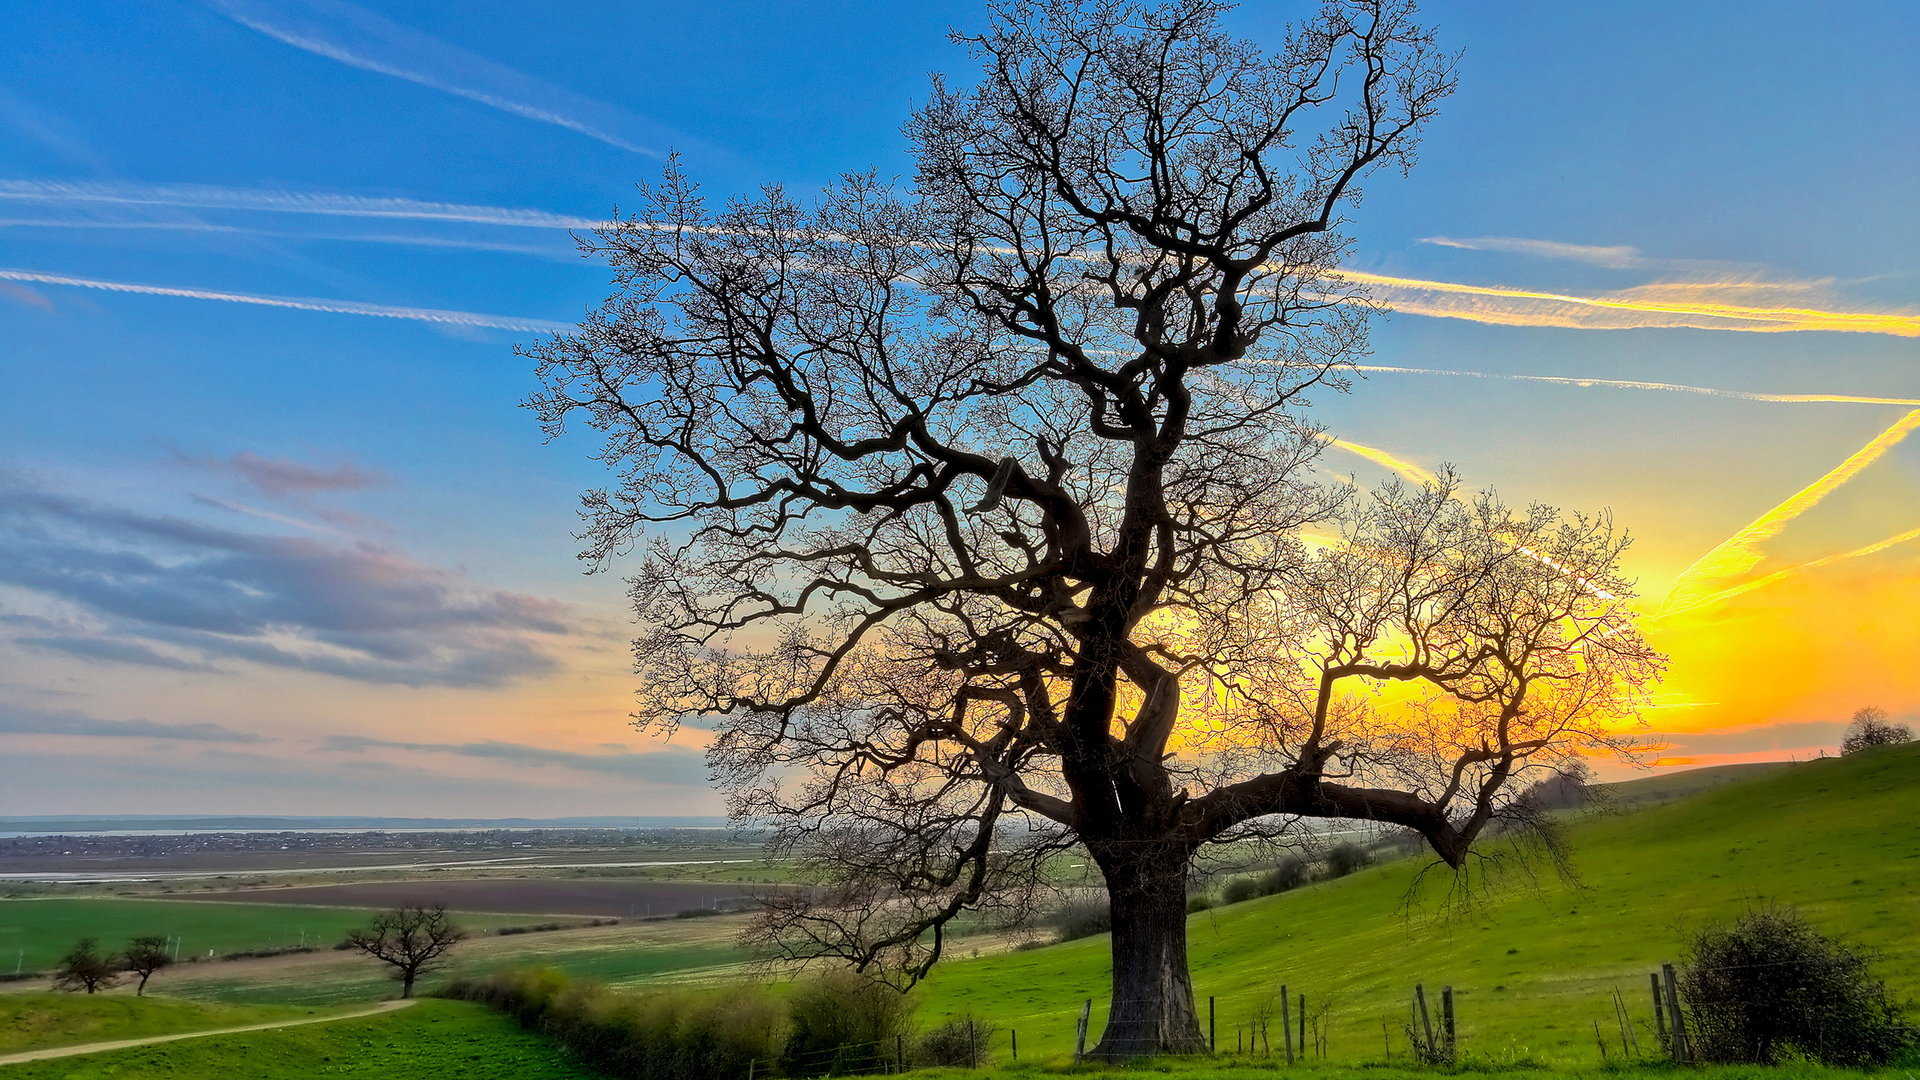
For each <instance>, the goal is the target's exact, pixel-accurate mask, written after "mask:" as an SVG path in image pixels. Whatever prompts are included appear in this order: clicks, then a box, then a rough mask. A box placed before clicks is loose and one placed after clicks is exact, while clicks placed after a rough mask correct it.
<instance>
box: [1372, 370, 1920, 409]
mask: <svg viewBox="0 0 1920 1080" xmlns="http://www.w3.org/2000/svg"><path fill="white" fill-rule="evenodd" d="M1354 370H1356V371H1369V372H1379V373H1383V374H1389V375H1441V376H1450V377H1456V378H1467V379H1500V380H1505V381H1510V382H1535V383H1553V384H1557V385H1561V386H1578V387H1582V388H1589V387H1595V386H1605V387H1612V388H1616V389H1620V390H1654V391H1661V392H1665V393H1675V394H1704V395H1706V396H1708V397H1721V398H1734V399H1737V400H1740V401H1767V402H1774V403H1779V404H1790V405H1812V404H1838V405H1905V406H1907V407H1908V408H1920V398H1903V397H1873V396H1870V395H1865V394H1770V393H1763V392H1760V391H1755V390H1726V389H1722V388H1720V387H1714V386H1689V385H1687V384H1685V383H1668V382H1649V381H1647V380H1644V379H1600V378H1591V377H1588V376H1581V375H1509V374H1506V373H1504V372H1498V371H1468V370H1464V369H1460V368H1416V367H1396V366H1393V365H1389V364H1355V365H1354Z"/></svg>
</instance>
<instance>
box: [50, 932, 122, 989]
mask: <svg viewBox="0 0 1920 1080" xmlns="http://www.w3.org/2000/svg"><path fill="white" fill-rule="evenodd" d="M115 959H116V958H115V957H114V956H112V955H111V954H107V953H102V952H101V951H100V945H99V942H98V941H97V940H95V939H94V938H81V939H80V940H79V941H76V942H74V943H73V948H71V949H69V950H67V955H65V956H63V957H61V958H60V962H59V963H57V964H55V965H54V968H53V987H54V989H56V990H66V991H69V992H73V991H79V990H85V991H86V992H87V993H89V994H94V993H98V992H100V991H102V990H108V989H112V988H113V986H114V985H115V984H116V983H118V982H119V981H120V966H119V965H118V964H117V963H115Z"/></svg>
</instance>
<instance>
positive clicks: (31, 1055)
mask: <svg viewBox="0 0 1920 1080" xmlns="http://www.w3.org/2000/svg"><path fill="white" fill-rule="evenodd" d="M413 1003H414V999H409V1000H405V1001H383V1002H381V1003H380V1004H378V1005H375V1006H374V1007H373V1008H371V1009H361V1010H360V1011H359V1012H350V1013H340V1014H338V1015H336V1016H310V1017H307V1018H306V1019H304V1020H275V1021H273V1022H272V1023H267V1024H248V1025H247V1026H245V1027H231V1028H215V1029H213V1030H212V1031H185V1032H181V1033H179V1034H177V1035H153V1036H150V1037H148V1038H145V1039H120V1040H117V1041H115V1042H97V1043H81V1044H79V1045H78V1046H51V1047H48V1048H47V1049H45V1050H28V1051H26V1052H25V1053H20V1054H6V1055H0V1065H19V1064H21V1063H22V1062H27V1061H44V1060H46V1059H47V1058H61V1057H71V1056H73V1055H75V1054H98V1053H100V1052H102V1051H104V1050H126V1049H128V1048H130V1047H135V1046H152V1045H154V1044H155V1043H169V1042H179V1041H180V1040H181V1039H204V1038H207V1037H208V1036H212V1035H239V1034H241V1033H243V1032H248V1031H271V1030H272V1029H274V1028H288V1027H299V1026H301V1025H302V1024H331V1023H333V1022H334V1021H336V1020H357V1019H359V1018H360V1017H363V1016H377V1015H379V1014H381V1013H389V1012H392V1011H394V1010H395V1009H404V1008H406V1007H407V1006H409V1005H412V1004H413Z"/></svg>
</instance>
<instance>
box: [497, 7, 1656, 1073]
mask: <svg viewBox="0 0 1920 1080" xmlns="http://www.w3.org/2000/svg"><path fill="white" fill-rule="evenodd" d="M1223 13H1224V7H1223V5H1220V4H1216V3H1211V2H1208V0H1178V2H1175V3H1172V4H1170V5H1167V6H1164V7H1154V8H1146V7H1137V6H1130V5H1126V6H1122V5H1104V4H1094V3H1075V2H1069V0H1060V2H1034V3H1024V2H1014V3H1007V4H1004V5H996V6H995V7H994V8H993V10H992V18H991V25H990V28H989V29H988V30H987V31H986V32H985V33H983V34H981V35H978V36H971V37H962V38H960V41H961V42H962V44H964V45H965V46H966V47H967V48H968V49H969V50H970V51H971V53H972V54H973V55H974V56H975V57H976V58H977V59H978V61H979V62H980V77H979V78H978V80H977V81H975V82H973V84H972V85H971V86H969V87H968V88H965V89H956V88H950V87H948V86H946V85H943V84H936V85H935V87H934V90H933V93H932V96H931V99H930V101H929V102H928V103H927V105H926V106H925V107H924V108H923V109H921V110H920V111H919V112H918V113H917V114H915V116H914V117H913V119H912V121H911V123H910V125H909V128H908V132H909V135H910V137H911V139H912V140H913V143H914V147H915V150H916V152H917V154H918V162H919V167H918V174H917V177H916V180H915V182H914V184H913V185H912V186H911V188H910V189H908V190H905V191H901V190H896V189H895V188H894V187H893V186H891V185H888V184H885V183H882V182H879V181H877V180H876V179H875V178H873V177H871V176H861V175H855V176H851V177H848V178H847V179H845V180H844V181H842V182H841V183H839V184H837V185H835V186H833V187H832V188H831V189H829V190H827V191H826V192H824V193H823V194H822V195H821V196H820V197H819V198H818V199H816V200H812V201H808V202H802V201H799V200H795V199H793V198H790V197H789V196H788V195H787V194H785V193H784V192H783V191H781V190H779V189H777V188H775V189H768V190H766V191H765V192H763V193H762V194H761V195H759V196H758V197H755V198H750V199H747V198H743V199H738V200H734V201H731V202H728V203H726V204H725V205H724V206H718V207H714V206H709V205H708V204H707V202H706V201H705V200H704V199H703V197H702V196H701V194H700V192H699V191H698V189H697V188H696V187H695V186H694V185H693V184H692V183H691V182H689V181H688V180H687V179H686V177H685V176H684V175H683V174H682V173H681V172H680V171H679V170H678V169H677V168H674V169H670V170H669V172H668V174H667V177H666V179H665V180H664V181H663V182H662V183H661V184H659V185H657V186H651V187H647V188H643V189H642V197H641V205H640V206H639V207H638V208H637V211H636V212H635V213H634V214H633V216H632V217H630V218H629V219H627V220H626V221H624V222H623V223H621V224H619V225H617V226H615V227H611V228H608V229H606V230H604V231H603V232H602V233H601V234H600V235H599V238H598V240H597V241H595V242H593V243H592V244H591V245H590V246H592V247H593V248H594V249H595V250H597V251H598V252H599V253H600V254H601V255H603V256H604V257H605V258H606V259H607V260H608V262H609V263H610V264H611V265H612V266H613V268H614V269H615V272H616V287H615V292H614V295H613V296H612V297H611V298H610V299H609V300H608V302H607V303H606V305H605V306H604V307H603V308H602V309H601V310H600V311H598V312H597V313H596V314H593V315H591V316H589V317H588V319H587V320H585V322H584V323H583V324H582V325H581V327H580V328H579V329H578V331H577V332H574V333H570V334H566V335H562V336H559V337H556V338H555V339H553V340H551V341H549V342H547V343H544V344H542V345H539V346H536V347H533V348H532V349H531V350H530V352H531V353H532V355H533V356H534V357H535V358H537V359H538V361H539V372H540V376H541V378H542V382H543V389H542V390H541V391H540V392H539V393H537V394H536V395H535V396H534V398H533V399H532V400H531V402H530V404H531V406H532V407H533V408H534V409H535V410H536V412H537V413H538V415H539V417H540V419H541V420H542V422H543V424H544V425H545V426H546V427H547V429H548V430H549V432H550V433H555V434H557V433H559V432H560V431H562V430H563V429H564V428H565V427H566V426H567V425H568V424H569V423H572V422H581V421H583V422H584V423H585V424H587V425H588V426H590V427H591V428H592V429H594V430H595V431H597V432H599V433H600V434H601V435H602V436H603V437H604V445H603V448H602V450H601V453H600V458H601V460H602V461H603V462H604V463H605V464H606V465H607V466H608V467H609V468H610V469H611V470H612V471H613V472H614V474H615V476H616V482H615V483H614V484H612V485H610V486H609V487H607V488H606V489H604V490H596V491H592V492H589V493H588V494H587V495H586V497H585V516H586V520H587V532H586V539H587V544H588V546H587V549H586V551H585V553H584V556H585V557H586V558H587V559H589V560H591V561H592V562H594V563H595V564H596V565H604V564H606V563H607V562H608V561H609V560H611V559H613V558H614V557H616V556H621V555H624V554H626V553H628V552H630V551H632V550H634V549H635V548H639V549H641V555H642V558H641V559H640V560H639V568H638V570H637V571H635V572H634V573H633V576H632V579H631V587H632V599H633V602H634V605H635V610H636V614H637V616H638V620H639V622H640V625H641V628H642V629H641V636H640V637H639V639H638V640H637V641H636V642H635V646H634V649H635V656H636V661H637V669H638V672H639V674H640V676H641V679H640V683H641V689H640V695H639V697H640V701H639V707H638V711H637V718H638V720H639V722H640V724H641V725H642V726H643V727H647V728H651V729H655V730H664V731H670V730H672V729H673V728H674V727H675V726H676V725H679V724H681V723H685V722H691V723H696V724H699V725H701V726H710V727H712V728H713V729H714V734H713V738H712V743H711V750H710V760H711V762H712V763H713V765H714V767H715V769H716V771H717V774H718V775H719V776H720V777H721V778H722V779H723V780H724V781H725V782H726V783H727V784H728V785H729V787H730V789H731V790H732V792H733V795H732V798H733V809H734V811H735V812H736V813H737V814H739V815H741V816H743V817H747V818H751V819H755V820H763V821H771V822H773V823H775V824H776V826H777V827H778V840H777V843H778V844H779V845H781V846H782V847H783V848H785V849H787V850H788V851H790V852H792V853H794V854H797V855H801V856H804V857H805V858H807V859H809V860H810V861H811V864H812V865H814V866H817V867H819V868H821V869H822V871H823V873H826V874H827V875H829V877H830V879H831V881H832V882H833V887H832V888H828V889H824V890H820V891H818V892H815V893H809V894H808V895H807V896H806V897H804V898H800V897H791V898H789V899H788V900H786V901H784V902H776V903H775V904H773V905H772V906H771V907H770V908H769V911H768V914H767V918H766V921H765V923H764V924H763V928H762V929H763V933H764V937H765V940H766V941H767V942H768V943H770V944H772V945H773V946H774V947H775V948H776V949H777V950H779V951H780V952H781V953H782V954H783V955H788V956H796V957H815V956H837V957H843V958H846V959H849V960H851V961H853V962H854V963H855V964H856V965H858V966H859V967H861V968H862V969H864V970H869V971H875V972H879V973H883V974H884V975H886V976H888V977H890V978H895V979H898V980H902V981H908V980H912V979H915V978H918V977H919V976H921V975H924V974H925V973H926V972H927V970H928V969H929V968H930V967H931V965H932V964H933V963H934V962H935V961H936V960H937V959H938V957H939V955H940V952H941V948H942V944H943V940H944V932H945V927H946V926H947V924H948V923H949V921H950V920H952V919H953V918H954V917H956V916H957V915H958V914H959V913H961V912H963V911H966V910H969V909H989V910H999V911H1001V912H1003V913H1005V914H1007V915H1008V916H1010V917H1012V916H1018V915H1020V914H1023V913H1024V912H1025V911H1027V910H1028V909H1029V908H1030V907H1031V906H1032V905H1033V904H1034V903H1035V902H1036V896H1037V895H1038V893H1037V890H1038V889H1040V887H1041V886H1042V885H1043V884H1044V880H1045V869H1046V867H1047V865H1048V863H1049V860H1050V859H1051V858H1052V857H1053V856H1054V855H1055V854H1056V853H1058V852H1060V851H1063V850H1065V849H1067V848H1069V847H1075V846H1077V847H1081V848H1084V850H1085V851H1086V852H1087V853H1088V854H1089V855H1090V856H1091V859H1092V861H1093V862H1094V863H1095V864H1096V865H1097V867H1098V868H1099V870H1100V872H1101V873H1102V874H1103V875H1104V879H1105V881H1106V883H1107V887H1108V892H1109V895H1110V902H1111V906H1112V914H1113V935H1112V951H1113V1002H1112V1006H1111V1009H1110V1012H1109V1019H1108V1025H1107V1028H1106V1033H1105V1035H1104V1037H1103V1039H1102V1041H1101V1044H1100V1050H1099V1052H1101V1053H1105V1054H1110V1055H1121V1054H1134V1053H1146V1052H1154V1051H1163V1050H1175V1051H1178V1050H1192V1049H1197V1048H1199V1047H1200V1045H1201V1042H1200V1031H1199V1027H1198V1024H1197V1022H1196V1020H1195V1016H1194V1011H1193V1002H1192V990H1191V986H1190V983H1189V978H1188V972H1187V964H1186V936H1185V935H1186V931H1185V900H1186V897H1185V892H1186V884H1187V876H1188V869H1189V865H1190V863H1191V862H1192V860H1193V859H1194V858H1195V856H1196V853H1197V852H1198V851H1200V850H1201V849H1202V848H1203V847H1204V846H1206V845H1209V844H1216V845H1217V844H1222V843H1227V842H1230V841H1232V840H1234V839H1236V838H1239V837H1243V836H1246V835H1249V834H1250V833H1262V832H1271V831H1273V830H1275V829H1277V828H1284V827H1285V826H1286V825H1287V824H1288V823H1289V822H1293V821H1297V820H1298V819H1300V818H1320V819H1325V818H1354V819H1365V820H1370V821H1377V822H1385V823H1390V824H1392V825H1397V826H1403V827H1405V828H1407V829H1412V830H1414V831H1416V832H1418V833H1419V834H1420V835H1422V836H1424V837H1425V838H1426V839H1427V841H1428V842H1429V843H1430V844H1431V846H1432V847H1433V849H1434V851H1436V852H1437V853H1438V855H1439V856H1440V858H1441V859H1443V860H1445V862H1446V863H1448V864H1450V865H1453V866H1460V865H1463V864H1464V862H1465V860H1466V859H1467V856H1468V854H1469V851H1470V850H1471V847H1472V845H1473V844H1474V841H1475V839H1476V838H1477V837H1479V836H1481V835H1482V834H1483V832H1484V830H1485V829H1486V828H1487V827H1488V825H1489V823H1490V822H1492V821H1494V820H1496V819H1497V818H1498V816H1499V814H1500V812H1501V808H1502V806H1503V798H1504V796H1503V792H1504V791H1505V788H1506V784H1507V782H1508V780H1509V779H1511V778H1512V777H1514V776H1515V775H1516V774H1518V773H1519V772H1521V771H1522V770H1524V769H1526V768H1529V767H1530V766H1535V765H1540V764H1546V763H1550V762H1559V761H1563V760H1564V759H1565V757H1566V755H1568V754H1569V753H1572V752H1573V751H1574V750H1575V749H1576V748H1577V746H1578V745H1579V744H1581V743H1583V742H1605V741H1606V739H1607V735H1606V730H1607V729H1606V726H1605V725H1606V723H1607V722H1608V721H1609V720H1611V719H1613V718H1614V717H1615V716H1616V715H1617V714H1618V713H1620V712H1622V711H1630V710H1631V697H1632V694H1633V692H1634V690H1635V688H1637V687H1638V686H1640V685H1642V684H1643V683H1644V682H1645V681H1646V680H1647V679H1648V678H1650V677H1651V676H1652V674H1653V672H1654V670H1655V669H1656V668H1657V658H1655V657H1653V655H1652V654H1651V653H1650V652H1648V651H1647V650H1646V648H1645V646H1644V644H1643V643H1642V642H1641V641H1640V639H1639V637H1638V635H1637V634H1635V633H1634V632H1633V629H1632V626H1631V624H1630V623H1629V622H1628V620H1627V617H1626V612H1625V606H1624V605H1625V601H1626V598H1627V594H1628V586H1627V583H1626V582H1624V581H1621V580H1620V578H1619V571H1618V559H1619V554H1620V550H1621V548H1622V546H1623V544H1624V540H1623V539H1622V538H1621V537H1620V536H1619V535H1618V534H1616V532H1615V531H1614V529H1613V528H1612V526H1611V524H1610V523H1609V522H1607V521H1606V520H1605V519H1604V518H1602V519H1587V518H1580V517H1573V518H1565V517H1562V516H1560V515H1558V514H1555V513H1554V512H1552V511H1548V510H1544V509H1538V508H1536V509H1531V510H1526V511H1519V512H1515V511H1511V510H1508V509H1507V508H1505V507H1503V506H1501V505H1499V504H1498V503H1497V502H1494V501H1493V500H1491V499H1487V498H1480V499H1473V498H1466V497H1462V496H1461V495H1460V493H1459V492H1458V491H1457V490H1456V488H1457V485H1456V484H1455V482H1454V481H1452V479H1451V478H1443V480H1442V481H1441V483H1439V484H1438V485H1435V486H1433V487H1430V488H1426V489H1401V488H1393V489H1389V490H1387V491H1384V492H1382V493H1380V494H1379V495H1378V496H1375V497H1369V498H1361V497H1358V496H1356V495H1354V494H1353V493H1351V492H1350V491H1348V490H1347V489H1346V488H1344V487H1342V486H1341V485H1339V484H1327V483H1316V482H1315V479H1314V474H1313V471H1312V466H1313V463H1314V460H1315V458H1316V456H1317V455H1318V452H1319V450H1320V448H1321V446H1322V444H1323V441H1324V440H1323V439H1322V437H1321V436H1320V435H1319V433H1318V431H1317V430H1316V429H1314V428H1313V427H1312V426H1311V425H1309V424H1307V423H1306V422H1305V421H1304V419H1303V417H1302V413H1301V410H1302V409H1303V408H1304V407H1305V406H1306V405H1307V395H1308V394H1309V392H1311V391H1315V390H1326V391H1335V390H1338V389H1341V388H1343V387H1344V381H1343V378H1342V372H1343V369H1344V368H1345V367H1346V366H1348V365H1349V364H1350V363H1351V361H1352V360H1353V358H1355V357H1357V356H1360V355H1362V354H1363V353H1364V351H1365V348H1366V323H1367V317H1368V315H1369V314H1370V306H1369V303H1368V301H1367V298H1366V297H1365V295H1364V294H1363V292H1362V291H1361V290H1360V289H1358V288H1357V287H1355V286H1354V285H1353V284H1352V283H1350V282H1348V281H1346V280H1343V279H1342V278H1341V277H1340V276H1339V274H1338V272H1337V262H1338V260H1339V258H1340V257H1341V256H1342V254H1343V252H1345V250H1346V248H1347V246H1348V245H1347V242H1346V241H1345V240H1344V239H1343V238H1342V237H1341V235H1340V233H1339V228H1340V226H1341V224H1342V220H1343V218H1342V215H1343V214H1344V213H1345V212H1346V209H1347V208H1348V207H1349V206H1351V205H1352V204H1353V203H1354V201H1355V200H1356V199H1357V198H1358V195H1359V187H1358V185H1359V183H1360V182H1361V180H1362V179H1363V178H1364V177H1367V176H1369V175H1372V174H1375V173H1378V172H1381V171H1382V170H1389V171H1390V170H1394V169H1400V168H1404V167H1405V166H1406V165H1408V164H1409V163H1410V161H1411V160H1412V153H1413V147H1414V138H1415V136H1416V134H1417V133H1418V132H1419V130H1420V129H1421V127H1422V126H1423V125H1424V124H1425V122H1426V121H1427V120H1428V119H1429V118H1431V117H1432V116H1433V115H1434V111H1435V108H1436V106H1437V105H1438V103H1439V102H1440V101H1441V99H1443V98H1444V97H1445V96H1446V95H1447V93H1448V92H1449V91H1450V90H1451V89H1452V86H1453V70H1452V59H1451V57H1449V56H1448V55H1446V54H1444V53H1442V52H1440V51H1439V50H1437V49H1436V47H1435V45H1434V43H1433V40H1432V38H1431V36H1430V35H1429V33H1428V32H1427V31H1426V30H1425V29H1423V28H1422V27H1420V26H1418V25H1416V24H1415V22H1414V21H1413V10H1412V5H1411V4H1410V3H1407V2H1405V0H1346V2H1336V3H1331V4H1329V5H1327V6H1326V7H1325V8H1323V9H1321V10H1319V11H1318V13H1315V14H1311V15H1310V17H1309V18H1307V19H1306V21H1304V22H1303V23H1301V24H1300V25H1298V26H1296V27H1294V28H1292V30H1291V31H1290V33H1289V36H1288V37H1287V39H1286V43H1285V44H1284V45H1283V46H1282V47H1281V49H1280V50H1279V51H1278V52H1268V51H1264V50H1262V49H1261V48H1259V47H1257V46H1255V45H1253V44H1250V43H1248V42H1245V41H1242V40H1238V39H1236V38H1234V37H1232V36H1229V35H1228V34H1227V33H1226V32H1225V31H1223V29H1222V27H1221V18H1222V15H1223ZM1321 480H1323V481H1324V480H1325V477H1324V476H1322V477H1321ZM1312 530H1318V531H1319V533H1320V534H1321V535H1320V536H1319V537H1318V539H1317V540H1316V539H1315V537H1314V536H1312V535H1308V534H1309V533H1310V532H1311V531H1312ZM1383 688H1384V689H1385V690H1386V691H1390V692H1387V693H1384V694H1383V693H1381V691H1382V690H1383Z"/></svg>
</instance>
